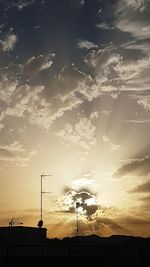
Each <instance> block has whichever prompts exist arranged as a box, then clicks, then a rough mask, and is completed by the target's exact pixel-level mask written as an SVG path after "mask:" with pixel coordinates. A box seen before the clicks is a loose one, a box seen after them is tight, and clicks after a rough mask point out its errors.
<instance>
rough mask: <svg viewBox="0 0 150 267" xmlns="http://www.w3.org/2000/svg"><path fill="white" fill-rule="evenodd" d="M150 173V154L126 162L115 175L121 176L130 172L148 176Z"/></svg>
mask: <svg viewBox="0 0 150 267" xmlns="http://www.w3.org/2000/svg"><path fill="white" fill-rule="evenodd" d="M149 173H150V156H146V157H144V158H141V159H140V158H139V159H134V160H131V161H130V162H129V163H126V164H124V165H123V166H122V167H120V168H119V169H118V170H117V171H116V172H115V173H114V176H115V177H116V176H117V177H121V176H125V175H128V174H132V175H138V176H147V175H148V174H149Z"/></svg>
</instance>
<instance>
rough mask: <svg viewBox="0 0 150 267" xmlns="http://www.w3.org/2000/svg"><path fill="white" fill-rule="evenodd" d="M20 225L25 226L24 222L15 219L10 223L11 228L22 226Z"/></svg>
mask: <svg viewBox="0 0 150 267" xmlns="http://www.w3.org/2000/svg"><path fill="white" fill-rule="evenodd" d="M20 224H23V222H20V221H17V220H15V218H12V219H11V220H10V221H9V227H13V226H14V225H20Z"/></svg>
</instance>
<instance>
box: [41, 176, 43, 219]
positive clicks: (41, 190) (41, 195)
mask: <svg viewBox="0 0 150 267" xmlns="http://www.w3.org/2000/svg"><path fill="white" fill-rule="evenodd" d="M42 178H43V175H41V221H42V217H43V216H42Z"/></svg>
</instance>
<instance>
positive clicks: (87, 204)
mask: <svg viewBox="0 0 150 267" xmlns="http://www.w3.org/2000/svg"><path fill="white" fill-rule="evenodd" d="M57 207H58V209H60V210H62V211H64V212H67V213H68V212H69V213H76V212H78V213H79V214H81V215H84V216H85V218H87V219H91V216H92V215H94V214H95V212H96V211H97V210H98V205H97V204H96V197H95V195H94V194H92V193H91V192H90V191H89V190H88V189H85V190H84V189H83V190H82V189H79V190H72V189H71V188H66V189H65V192H64V195H63V196H61V197H59V198H58V201H57Z"/></svg>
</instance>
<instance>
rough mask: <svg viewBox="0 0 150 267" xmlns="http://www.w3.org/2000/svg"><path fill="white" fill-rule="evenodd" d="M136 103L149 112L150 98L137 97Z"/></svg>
mask: <svg viewBox="0 0 150 267" xmlns="http://www.w3.org/2000/svg"><path fill="white" fill-rule="evenodd" d="M137 103H138V104H139V105H142V106H143V108H144V109H145V110H146V111H147V112H148V111H150V96H149V95H148V96H139V97H137Z"/></svg>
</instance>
